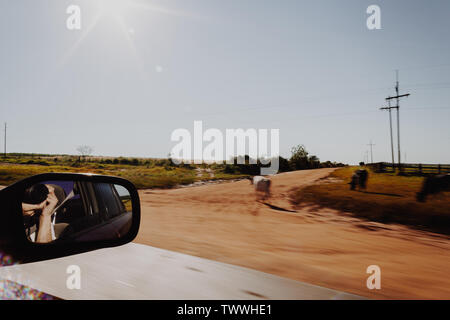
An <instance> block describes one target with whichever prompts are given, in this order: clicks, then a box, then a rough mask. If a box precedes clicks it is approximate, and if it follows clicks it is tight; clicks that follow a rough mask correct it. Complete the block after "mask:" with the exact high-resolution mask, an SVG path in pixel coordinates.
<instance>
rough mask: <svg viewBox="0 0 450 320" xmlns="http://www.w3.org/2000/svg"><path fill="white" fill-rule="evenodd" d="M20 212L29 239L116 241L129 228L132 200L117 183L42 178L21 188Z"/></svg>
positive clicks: (41, 241) (44, 240) (42, 241)
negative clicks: (22, 189) (43, 179)
mask: <svg viewBox="0 0 450 320" xmlns="http://www.w3.org/2000/svg"><path fill="white" fill-rule="evenodd" d="M22 213H23V220H24V228H25V233H26V236H27V238H28V240H29V241H30V242H34V243H50V242H54V243H57V242H61V243H63V242H93V241H104V240H115V239H120V238H122V237H124V236H126V235H127V234H128V232H129V231H130V229H131V226H132V219H133V217H132V215H133V202H132V199H131V196H130V192H129V191H128V190H127V189H126V188H125V187H124V186H122V185H120V184H114V183H103V182H92V181H87V180H85V179H83V180H79V181H73V180H61V181H58V180H56V181H42V182H39V183H35V184H33V185H31V186H29V187H27V188H26V189H25V190H24V192H23V199H22Z"/></svg>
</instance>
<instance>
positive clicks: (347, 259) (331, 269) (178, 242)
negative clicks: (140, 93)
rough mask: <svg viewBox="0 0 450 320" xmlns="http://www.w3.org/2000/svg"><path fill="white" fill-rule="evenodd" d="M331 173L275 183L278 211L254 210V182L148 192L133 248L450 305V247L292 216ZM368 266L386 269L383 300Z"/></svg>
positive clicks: (346, 220) (335, 219) (330, 218)
mask: <svg viewBox="0 0 450 320" xmlns="http://www.w3.org/2000/svg"><path fill="white" fill-rule="evenodd" d="M332 170H334V169H319V170H304V171H297V172H290V173H284V174H280V175H277V176H275V177H273V178H272V198H271V199H270V200H269V201H267V203H268V204H269V205H270V206H269V205H267V204H263V203H258V202H256V200H255V199H256V198H255V193H254V189H253V186H251V185H250V183H249V182H248V181H239V182H229V183H223V184H218V185H206V186H201V187H191V188H181V189H173V190H141V191H140V196H141V204H142V221H141V228H140V231H139V235H138V237H137V239H136V240H135V242H138V243H143V244H147V245H151V246H155V247H159V248H163V249H167V250H173V251H178V252H182V253H186V254H190V255H194V256H199V257H203V258H207V259H212V260H216V261H220V262H225V263H230V264H234V265H239V266H243V267H247V268H252V269H256V270H260V271H263V272H268V273H272V274H275V275H279V276H282V277H287V278H291V279H295V280H299V281H304V282H308V283H312V284H315V285H320V286H324V287H328V288H332V289H337V290H340V291H345V292H349V293H354V294H358V295H362V296H365V297H369V298H376V299H450V275H449V273H448V269H449V267H450V238H449V237H447V236H442V235H438V234H433V233H428V232H424V231H419V230H414V229H410V228H407V227H404V226H399V225H384V224H379V223H374V222H368V221H364V220H360V219H356V218H353V217H351V216H350V215H348V214H345V213H343V212H338V211H336V210H331V209H320V210H318V209H315V208H313V207H305V208H302V209H298V208H297V209H296V208H293V207H292V205H291V203H290V201H289V194H290V192H291V191H292V190H295V189H298V188H299V187H302V186H305V185H307V184H311V183H314V182H315V181H316V180H317V179H319V178H322V177H325V176H327V175H328V174H329V173H330V172H331V171H332ZM374 205H376V204H374ZM370 265H378V266H379V267H380V268H381V290H369V289H367V287H366V280H367V277H368V276H369V274H367V273H366V269H367V267H368V266H370Z"/></svg>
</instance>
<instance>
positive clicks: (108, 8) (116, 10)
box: [97, 0, 130, 17]
mask: <svg viewBox="0 0 450 320" xmlns="http://www.w3.org/2000/svg"><path fill="white" fill-rule="evenodd" d="M97 1H98V4H99V9H100V14H101V15H103V16H110V17H118V16H120V15H121V14H122V13H123V12H124V10H126V9H127V7H128V6H129V2H130V1H129V0H97Z"/></svg>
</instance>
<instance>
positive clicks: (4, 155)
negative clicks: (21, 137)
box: [3, 122, 6, 158]
mask: <svg viewBox="0 0 450 320" xmlns="http://www.w3.org/2000/svg"><path fill="white" fill-rule="evenodd" d="M3 157H4V158H6V122H5V145H4V154H3Z"/></svg>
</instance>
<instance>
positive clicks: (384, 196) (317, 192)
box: [292, 167, 450, 234]
mask: <svg viewBox="0 0 450 320" xmlns="http://www.w3.org/2000/svg"><path fill="white" fill-rule="evenodd" d="M355 170H356V168H355V167H346V168H341V169H338V170H336V171H334V172H333V173H331V174H330V175H329V176H328V177H327V178H326V179H322V180H321V181H319V183H318V184H315V185H311V186H307V187H305V188H303V189H301V190H298V191H296V192H295V193H293V194H292V201H293V203H294V204H296V205H298V206H302V205H305V204H316V205H319V206H321V207H329V208H334V209H338V210H342V211H345V212H349V213H351V214H353V215H355V216H357V217H361V218H364V219H368V220H371V221H377V222H382V223H399V224H405V225H409V226H413V227H415V228H420V229H425V230H430V231H434V232H439V233H444V234H450V193H449V192H444V193H441V194H438V195H432V196H429V198H428V200H427V202H425V203H421V202H417V201H416V198H415V197H416V193H417V192H418V191H419V190H420V189H421V186H422V181H423V178H422V177H417V176H398V175H396V174H394V173H375V172H374V171H372V170H369V179H368V184H367V189H366V190H363V191H358V190H356V191H351V190H350V186H349V184H348V183H349V182H350V179H351V176H352V174H353V172H354V171H355Z"/></svg>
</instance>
